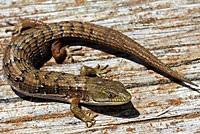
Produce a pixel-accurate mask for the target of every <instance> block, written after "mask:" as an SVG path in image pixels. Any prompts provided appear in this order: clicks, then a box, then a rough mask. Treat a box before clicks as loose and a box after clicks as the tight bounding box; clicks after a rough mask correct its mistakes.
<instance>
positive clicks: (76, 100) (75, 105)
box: [70, 97, 97, 127]
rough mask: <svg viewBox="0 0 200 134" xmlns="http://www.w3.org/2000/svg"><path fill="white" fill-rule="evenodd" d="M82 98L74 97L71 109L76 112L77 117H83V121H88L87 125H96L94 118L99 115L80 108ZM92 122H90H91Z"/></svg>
mask: <svg viewBox="0 0 200 134" xmlns="http://www.w3.org/2000/svg"><path fill="white" fill-rule="evenodd" d="M79 103H80V98H77V97H74V98H72V99H71V105H70V109H71V111H72V112H73V113H74V115H75V116H76V117H78V118H79V119H81V120H82V121H83V122H85V123H86V126H87V127H92V126H94V125H95V123H96V120H95V119H94V118H95V117H96V116H97V115H94V116H91V115H86V114H85V113H84V112H83V111H81V109H80V108H79V106H78V105H79ZM89 123H90V124H89Z"/></svg>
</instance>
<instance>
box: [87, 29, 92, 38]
mask: <svg viewBox="0 0 200 134" xmlns="http://www.w3.org/2000/svg"><path fill="white" fill-rule="evenodd" d="M92 34H93V29H92V28H90V33H89V35H88V38H89V39H90V38H91V35H92Z"/></svg>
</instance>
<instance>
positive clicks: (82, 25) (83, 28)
mask: <svg viewBox="0 0 200 134" xmlns="http://www.w3.org/2000/svg"><path fill="white" fill-rule="evenodd" d="M80 24H81V31H82V32H84V31H85V27H84V24H83V23H82V22H80Z"/></svg>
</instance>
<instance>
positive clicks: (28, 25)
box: [3, 19, 197, 127]
mask: <svg viewBox="0 0 200 134" xmlns="http://www.w3.org/2000/svg"><path fill="white" fill-rule="evenodd" d="M8 23H9V22H8ZM9 24H10V25H13V24H12V23H9ZM7 31H12V34H13V39H12V40H11V42H10V44H9V45H8V46H7V48H6V50H5V54H4V58H3V70H4V74H5V76H6V78H7V80H8V82H9V84H10V85H11V87H12V88H13V89H15V90H17V91H18V92H20V93H23V94H25V95H28V96H33V97H38V98H47V99H54V100H61V101H66V102H69V103H71V105H70V108H71V111H72V112H73V113H74V114H75V115H76V116H77V117H78V118H80V119H81V120H82V121H84V122H86V125H87V127H91V126H93V125H94V124H95V119H94V116H90V115H87V114H85V113H83V112H82V111H81V110H80V108H79V107H78V104H79V103H86V104H91V105H119V104H124V103H127V102H129V101H130V100H131V95H130V93H128V91H127V90H126V89H125V87H124V86H123V84H122V83H120V82H118V81H112V80H106V79H102V78H99V77H91V75H93V76H97V75H98V74H100V73H105V72H107V69H105V68H103V69H102V68H100V67H96V68H90V67H86V66H85V67H83V68H82V71H81V73H80V75H78V76H76V75H72V74H67V73H64V72H53V71H50V72H49V71H42V70H39V68H40V67H41V66H42V65H43V64H44V63H45V62H47V61H48V60H49V59H50V58H51V57H52V56H53V57H54V58H55V60H56V62H57V63H62V62H63V61H64V60H65V58H66V57H71V55H70V54H69V53H67V54H66V47H65V46H62V45H61V43H60V42H59V39H62V38H67V39H72V38H73V39H81V40H85V41H89V42H94V43H96V44H99V45H105V46H108V47H111V48H114V49H117V50H120V51H123V52H125V53H127V54H130V55H134V56H136V57H138V58H139V59H140V60H142V61H144V62H145V63H147V64H148V65H150V66H152V67H154V68H156V69H157V70H158V71H160V72H163V73H165V74H167V75H168V76H170V77H172V78H175V79H177V80H179V81H183V82H187V83H189V84H192V85H195V86H197V85H196V84H194V83H193V82H191V81H189V80H188V79H186V78H185V77H184V76H182V75H180V74H178V73H176V72H174V71H173V70H172V69H170V68H168V67H167V66H166V65H165V64H163V63H162V62H161V61H159V60H158V59H157V58H156V57H155V56H154V55H152V54H151V53H150V52H149V51H147V50H146V49H145V48H144V47H142V46H141V45H139V44H138V43H137V42H135V41H134V40H132V39H131V38H129V37H127V36H125V35H123V34H122V33H120V32H118V31H116V30H113V29H111V28H107V27H103V26H99V25H95V24H91V23H88V22H79V21H63V22H59V23H51V24H45V23H42V22H37V21H35V20H31V19H21V22H20V23H19V24H17V25H15V29H14V30H7ZM89 123H90V125H89Z"/></svg>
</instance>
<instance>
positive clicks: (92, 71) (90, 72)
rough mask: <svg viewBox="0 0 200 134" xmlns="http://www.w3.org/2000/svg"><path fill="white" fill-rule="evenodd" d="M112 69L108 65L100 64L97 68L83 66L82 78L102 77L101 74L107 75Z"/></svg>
mask: <svg viewBox="0 0 200 134" xmlns="http://www.w3.org/2000/svg"><path fill="white" fill-rule="evenodd" d="M109 71H110V69H109V68H108V65H106V66H100V65H99V64H98V65H97V66H96V67H95V68H92V67H88V66H82V67H81V70H80V75H81V76H89V77H96V76H98V77H99V76H100V75H101V74H105V73H107V72H109Z"/></svg>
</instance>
